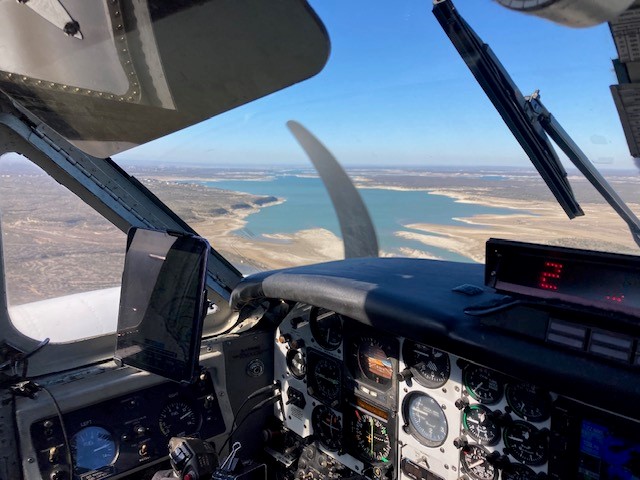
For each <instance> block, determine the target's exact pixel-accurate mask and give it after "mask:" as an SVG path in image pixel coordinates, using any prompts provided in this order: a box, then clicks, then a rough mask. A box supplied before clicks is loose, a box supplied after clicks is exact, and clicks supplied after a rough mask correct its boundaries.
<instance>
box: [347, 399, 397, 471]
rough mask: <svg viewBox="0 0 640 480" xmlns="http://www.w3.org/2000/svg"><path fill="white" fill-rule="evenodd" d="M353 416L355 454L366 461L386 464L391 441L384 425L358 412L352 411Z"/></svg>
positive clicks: (380, 421)
mask: <svg viewBox="0 0 640 480" xmlns="http://www.w3.org/2000/svg"><path fill="white" fill-rule="evenodd" d="M353 415H354V419H353V423H352V427H351V428H352V434H353V438H354V440H355V445H356V448H357V454H358V455H359V456H360V457H361V458H363V459H365V460H368V461H373V462H385V463H386V462H388V461H389V454H390V453H391V440H390V439H389V433H388V432H387V425H386V423H384V422H383V421H382V420H378V419H377V418H375V417H373V416H371V415H369V414H367V413H364V412H361V411H360V410H353Z"/></svg>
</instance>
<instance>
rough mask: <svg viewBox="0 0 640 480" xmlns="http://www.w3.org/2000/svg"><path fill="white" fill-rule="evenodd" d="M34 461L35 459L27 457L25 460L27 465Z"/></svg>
mask: <svg viewBox="0 0 640 480" xmlns="http://www.w3.org/2000/svg"><path fill="white" fill-rule="evenodd" d="M35 461H36V460H35V458H33V457H29V458H27V462H28V463H33V462H35Z"/></svg>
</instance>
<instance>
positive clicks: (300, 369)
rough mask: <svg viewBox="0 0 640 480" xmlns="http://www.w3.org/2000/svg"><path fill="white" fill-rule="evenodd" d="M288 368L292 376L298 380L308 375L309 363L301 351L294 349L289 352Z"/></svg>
mask: <svg viewBox="0 0 640 480" xmlns="http://www.w3.org/2000/svg"><path fill="white" fill-rule="evenodd" d="M287 367H289V371H290V372H291V375H293V376H294V377H296V378H303V377H304V376H305V374H306V373H307V361H306V360H305V358H304V354H303V353H302V352H301V351H300V350H296V349H295V348H292V349H291V350H289V351H288V352H287Z"/></svg>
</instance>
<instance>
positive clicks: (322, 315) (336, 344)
mask: <svg viewBox="0 0 640 480" xmlns="http://www.w3.org/2000/svg"><path fill="white" fill-rule="evenodd" d="M327 319H329V321H331V322H334V321H335V320H337V321H338V325H339V327H338V330H337V339H336V338H331V337H332V336H330V335H329V334H328V333H326V332H325V331H324V327H323V326H321V323H322V322H323V321H327ZM334 326H335V325H334ZM309 328H310V329H311V335H312V336H313V339H314V340H315V342H316V343H317V344H318V345H319V346H321V347H322V348H324V349H325V350H336V349H338V348H340V346H341V345H342V340H343V328H344V319H343V318H342V315H340V314H339V313H336V312H333V311H331V310H327V309H326V308H320V307H313V308H312V309H311V312H309Z"/></svg>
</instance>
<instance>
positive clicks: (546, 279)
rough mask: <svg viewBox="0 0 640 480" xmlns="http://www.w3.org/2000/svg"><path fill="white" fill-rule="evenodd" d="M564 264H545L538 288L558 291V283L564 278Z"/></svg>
mask: <svg viewBox="0 0 640 480" xmlns="http://www.w3.org/2000/svg"><path fill="white" fill-rule="evenodd" d="M563 266H564V265H563V264H562V263H558V262H544V269H543V270H542V272H540V277H539V279H538V288H542V289H543V290H553V291H555V290H558V283H559V281H560V277H561V276H562V268H563Z"/></svg>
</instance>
